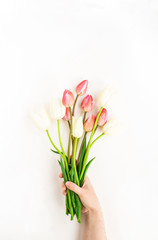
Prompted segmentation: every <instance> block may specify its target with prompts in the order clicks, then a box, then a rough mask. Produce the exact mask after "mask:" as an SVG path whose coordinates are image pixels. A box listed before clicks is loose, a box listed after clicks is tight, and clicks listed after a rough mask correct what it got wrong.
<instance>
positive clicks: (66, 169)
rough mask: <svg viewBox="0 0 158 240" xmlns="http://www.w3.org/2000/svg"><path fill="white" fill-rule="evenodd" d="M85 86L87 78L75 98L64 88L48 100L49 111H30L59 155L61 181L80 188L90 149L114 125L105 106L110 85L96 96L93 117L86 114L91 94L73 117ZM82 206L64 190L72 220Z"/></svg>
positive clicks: (91, 104)
mask: <svg viewBox="0 0 158 240" xmlns="http://www.w3.org/2000/svg"><path fill="white" fill-rule="evenodd" d="M87 87H88V81H87V80H84V81H82V82H81V83H79V84H78V85H77V87H76V97H74V95H73V93H72V92H71V91H70V90H65V91H64V93H63V97H62V99H53V100H51V102H50V109H49V114H48V112H47V111H46V110H45V109H44V108H43V109H41V110H40V112H39V113H34V114H32V118H33V120H34V122H35V123H36V125H37V126H38V127H39V128H40V129H42V130H45V131H46V133H47V135H48V138H49V140H50V142H51V144H52V146H53V149H51V150H52V152H54V153H55V154H58V156H59V159H58V163H59V165H60V167H61V171H62V174H63V177H64V182H67V181H72V182H74V183H76V184H77V185H78V186H80V187H82V185H83V182H84V178H85V175H86V173H87V170H88V168H89V166H90V164H91V163H92V161H93V160H94V158H92V159H91V160H89V161H88V156H89V152H90V149H91V148H92V146H93V144H94V143H95V142H96V141H97V140H98V139H99V138H100V137H102V136H103V135H104V134H110V132H111V130H112V131H113V130H114V127H115V125H116V124H115V120H108V113H107V110H106V108H105V106H107V104H108V101H109V99H110V97H111V95H112V90H111V88H110V87H107V88H105V89H104V90H103V91H102V93H101V94H100V96H99V104H100V109H99V111H98V113H97V114H96V116H95V115H93V114H89V115H88V116H87V113H89V112H91V110H92V108H93V97H92V96H91V95H87V96H85V97H84V98H83V100H82V102H81V105H80V107H81V109H82V111H83V116H82V117H81V116H80V117H78V118H76V117H75V108H76V103H77V100H78V98H79V97H82V96H83V95H85V94H86V92H87ZM51 118H52V119H55V120H57V126H58V137H59V143H60V149H59V148H58V147H57V146H56V144H55V143H54V142H53V140H52V138H51V136H50V133H49V130H48V129H49V127H50V124H51V120H50V119H51ZM61 119H62V120H63V121H65V122H67V124H68V128H69V137H68V147H67V151H65V149H64V147H63V144H62V139H61V132H60V121H61ZM99 127H100V128H101V130H102V132H101V134H100V135H98V136H97V137H95V138H94V135H95V134H96V132H97V131H96V130H97V128H99ZM77 153H78V154H77ZM81 206H82V204H81V201H80V199H79V196H78V195H77V194H76V193H74V192H72V191H70V190H69V189H67V195H66V214H67V215H68V214H70V215H71V220H72V219H73V218H74V215H76V217H77V220H78V222H79V223H80V218H81Z"/></svg>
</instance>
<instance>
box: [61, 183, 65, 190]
mask: <svg viewBox="0 0 158 240" xmlns="http://www.w3.org/2000/svg"><path fill="white" fill-rule="evenodd" d="M61 187H62V189H63V190H66V186H65V183H64V182H62V184H61Z"/></svg>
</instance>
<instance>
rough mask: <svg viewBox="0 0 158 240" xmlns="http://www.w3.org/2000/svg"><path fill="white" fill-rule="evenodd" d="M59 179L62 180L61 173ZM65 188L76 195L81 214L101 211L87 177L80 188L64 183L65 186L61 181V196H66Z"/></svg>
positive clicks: (70, 183) (73, 184)
mask: <svg viewBox="0 0 158 240" xmlns="http://www.w3.org/2000/svg"><path fill="white" fill-rule="evenodd" d="M59 177H60V178H63V175H62V173H60V174H59ZM65 185H66V186H65ZM66 187H67V188H69V189H70V190H71V191H73V192H75V193H77V194H78V196H79V198H80V200H81V202H82V209H81V212H82V213H88V212H98V211H101V207H100V203H99V200H98V198H97V195H96V193H95V191H94V189H93V187H92V184H91V182H90V180H89V178H88V177H87V176H86V177H85V180H84V183H83V186H82V187H79V186H77V185H76V184H75V183H73V182H66V184H65V183H64V181H63V182H62V193H63V195H66V194H67V191H66Z"/></svg>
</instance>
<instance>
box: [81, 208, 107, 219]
mask: <svg viewBox="0 0 158 240" xmlns="http://www.w3.org/2000/svg"><path fill="white" fill-rule="evenodd" d="M102 216H103V213H102V209H101V207H100V206H97V207H95V208H91V209H89V210H88V211H87V213H85V217H86V218H95V219H96V218H101V217H102Z"/></svg>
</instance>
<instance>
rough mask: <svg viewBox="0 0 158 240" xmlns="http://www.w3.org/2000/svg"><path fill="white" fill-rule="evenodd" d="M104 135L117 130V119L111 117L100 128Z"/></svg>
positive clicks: (111, 133)
mask: <svg viewBox="0 0 158 240" xmlns="http://www.w3.org/2000/svg"><path fill="white" fill-rule="evenodd" d="M102 130H103V132H104V134H105V135H113V134H115V133H116V132H118V131H119V122H118V120H117V119H111V120H109V121H107V123H106V124H105V125H104V126H103V128H102Z"/></svg>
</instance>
